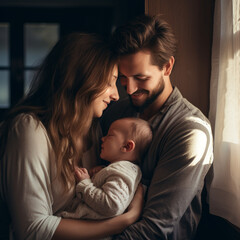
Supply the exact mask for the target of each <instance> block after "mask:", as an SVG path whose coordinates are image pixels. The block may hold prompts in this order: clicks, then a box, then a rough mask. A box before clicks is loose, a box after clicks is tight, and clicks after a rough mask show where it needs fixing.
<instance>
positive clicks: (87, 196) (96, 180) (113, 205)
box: [63, 161, 142, 219]
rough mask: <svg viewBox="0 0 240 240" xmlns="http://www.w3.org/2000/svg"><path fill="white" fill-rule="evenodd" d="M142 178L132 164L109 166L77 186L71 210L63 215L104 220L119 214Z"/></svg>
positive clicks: (138, 170) (116, 163) (119, 163)
mask: <svg viewBox="0 0 240 240" xmlns="http://www.w3.org/2000/svg"><path fill="white" fill-rule="evenodd" d="M141 176H142V174H141V170H140V168H139V167H138V166H137V165H136V164H133V163H132V162H129V161H118V162H115V163H111V164H110V165H108V166H107V167H105V168H103V169H102V170H101V171H99V172H98V173H97V174H95V175H94V176H93V178H92V179H84V180H82V181H80V182H79V183H78V184H77V186H76V195H77V198H76V199H74V203H73V209H72V211H70V212H64V213H63V216H64V217H71V218H84V219H104V218H110V217H114V216H117V215H119V214H122V213H123V212H124V211H125V210H126V208H127V207H128V205H129V204H130V202H131V200H132V198H133V196H134V193H135V191H136V189H137V186H138V184H139V182H140V180H141ZM73 210H74V211H73Z"/></svg>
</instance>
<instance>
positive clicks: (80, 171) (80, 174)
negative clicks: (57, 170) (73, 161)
mask: <svg viewBox="0 0 240 240" xmlns="http://www.w3.org/2000/svg"><path fill="white" fill-rule="evenodd" d="M75 176H76V179H77V181H78V182H80V181H82V180H84V179H87V178H90V176H89V174H88V170H87V169H86V168H79V167H75Z"/></svg>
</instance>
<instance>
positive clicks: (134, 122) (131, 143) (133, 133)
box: [100, 118, 152, 163]
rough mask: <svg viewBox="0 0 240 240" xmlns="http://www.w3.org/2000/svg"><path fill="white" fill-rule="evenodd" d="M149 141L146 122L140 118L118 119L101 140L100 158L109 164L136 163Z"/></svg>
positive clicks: (150, 134)
mask: <svg viewBox="0 0 240 240" xmlns="http://www.w3.org/2000/svg"><path fill="white" fill-rule="evenodd" d="M151 141H152V130H151V127H150V125H149V123H148V122H147V121H145V120H143V119H140V118H122V119H118V120H116V121H114V122H113V123H112V124H111V126H110V128H109V130H108V134H107V135H106V136H105V137H103V138H102V145H101V154H100V156H101V158H102V159H104V160H107V161H108V162H111V163H113V162H116V161H120V160H128V161H131V162H138V161H139V160H140V159H141V158H142V157H143V155H144V154H145V153H146V151H147V149H148V147H149V145H150V143H151Z"/></svg>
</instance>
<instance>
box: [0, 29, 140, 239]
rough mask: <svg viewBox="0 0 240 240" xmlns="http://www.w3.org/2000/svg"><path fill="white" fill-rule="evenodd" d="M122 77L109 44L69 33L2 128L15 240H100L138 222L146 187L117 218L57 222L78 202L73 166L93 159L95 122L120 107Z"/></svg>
mask: <svg viewBox="0 0 240 240" xmlns="http://www.w3.org/2000/svg"><path fill="white" fill-rule="evenodd" d="M117 74H118V72H117V59H116V57H115V56H114V55H113V54H112V52H111V51H110V50H109V48H108V45H107V43H105V41H104V40H102V39H100V38H99V37H97V36H95V35H92V34H80V33H74V34H71V35H69V36H67V37H65V38H63V39H62V40H60V41H59V42H58V43H57V44H56V46H55V47H54V48H53V49H52V51H51V52H50V53H49V55H48V56H47V57H46V59H45V61H44V62H43V64H42V67H41V69H40V71H39V73H38V74H37V76H36V81H35V82H34V85H33V86H32V88H31V90H30V92H29V94H28V95H27V97H26V98H24V99H23V100H22V101H21V102H20V103H19V104H18V105H17V106H15V107H14V108H13V109H12V110H11V111H10V113H9V114H8V116H7V117H6V119H5V121H4V122H3V123H2V126H1V138H0V140H1V142H0V146H1V153H0V154H1V155H0V156H1V185H0V187H1V188H0V190H1V203H2V205H3V203H6V204H7V207H8V210H9V213H10V217H11V225H12V232H13V236H14V237H15V238H17V239H92V238H94V239H96V238H101V237H105V236H109V235H112V234H117V233H119V232H121V231H122V230H123V229H124V228H125V227H127V226H128V225H130V224H132V223H133V222H134V221H136V220H137V218H138V217H139V214H140V211H141V205H142V196H141V194H142V189H141V188H139V190H138V192H137V193H136V197H135V199H134V200H133V201H134V204H133V203H132V205H130V208H129V211H128V212H127V213H125V214H123V215H121V216H118V217H116V218H112V219H109V220H104V221H99V222H97V221H96V222H94V221H92V222H90V221H89V222H87V221H80V220H70V219H61V218H59V217H57V216H54V215H55V214H56V213H57V212H59V211H61V210H63V209H64V208H65V207H66V206H67V205H68V203H69V202H71V199H72V198H73V197H74V192H75V191H74V186H75V179H74V174H73V172H74V167H75V166H84V165H87V164H88V163H89V162H88V161H90V160H92V159H88V156H90V155H88V154H87V153H88V152H89V151H90V150H91V148H93V147H94V143H95V139H94V138H93V137H94V133H96V132H97V129H96V123H95V120H94V119H96V118H99V117H101V115H102V112H103V110H104V109H105V108H106V107H107V106H108V104H109V103H110V102H111V101H116V100H118V98H119V95H118V91H117V88H116V80H117ZM87 160H88V161H87ZM86 167H87V166H86ZM1 217H2V216H1Z"/></svg>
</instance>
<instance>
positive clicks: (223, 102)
mask: <svg viewBox="0 0 240 240" xmlns="http://www.w3.org/2000/svg"><path fill="white" fill-rule="evenodd" d="M209 119H210V121H211V124H212V127H213V134H214V163H213V179H212V183H211V185H210V189H209V208H210V213H211V214H214V215H217V216H220V217H223V218H225V219H227V220H228V221H229V222H231V223H233V224H234V225H236V226H237V227H239V228H240V0H216V1H215V12H214V30H213V46H212V72H211V83H210V111H209Z"/></svg>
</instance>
